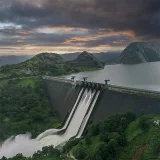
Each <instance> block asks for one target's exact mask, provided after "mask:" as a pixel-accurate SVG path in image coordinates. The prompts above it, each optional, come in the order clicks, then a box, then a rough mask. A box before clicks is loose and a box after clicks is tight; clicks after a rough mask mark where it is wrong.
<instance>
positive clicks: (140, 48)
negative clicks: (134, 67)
mask: <svg viewBox="0 0 160 160" xmlns="http://www.w3.org/2000/svg"><path fill="white" fill-rule="evenodd" d="M155 61H160V47H159V44H158V43H156V42H134V43H131V44H130V45H128V46H127V47H126V48H125V49H124V50H123V52H122V53H121V55H120V57H119V58H118V59H117V61H116V62H117V63H123V64H137V63H145V62H155Z"/></svg>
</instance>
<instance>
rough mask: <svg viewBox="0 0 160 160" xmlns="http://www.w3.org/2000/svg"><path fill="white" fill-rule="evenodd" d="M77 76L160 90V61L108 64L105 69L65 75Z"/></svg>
mask: <svg viewBox="0 0 160 160" xmlns="http://www.w3.org/2000/svg"><path fill="white" fill-rule="evenodd" d="M71 76H76V80H83V77H88V81H91V82H98V83H104V80H105V79H109V80H110V82H109V83H110V84H111V85H117V86H124V87H131V88H139V89H146V90H154V91H160V62H151V63H142V64H135V65H124V64H117V65H106V66H105V68H104V69H102V70H97V71H89V72H80V73H77V74H71V75H67V76H64V77H65V78H67V79H70V78H71Z"/></svg>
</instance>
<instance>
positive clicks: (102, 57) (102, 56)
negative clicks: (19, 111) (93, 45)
mask: <svg viewBox="0 0 160 160" xmlns="http://www.w3.org/2000/svg"><path fill="white" fill-rule="evenodd" d="M80 54H81V52H75V53H66V54H61V56H62V57H63V58H64V59H65V60H66V61H72V60H75V59H76V58H77V57H78V56H79V55H80ZM92 55H93V56H94V57H96V58H97V59H98V60H99V61H101V62H104V63H109V62H111V61H113V60H115V59H116V58H117V57H118V56H119V55H120V52H118V51H117V52H100V53H92Z"/></svg>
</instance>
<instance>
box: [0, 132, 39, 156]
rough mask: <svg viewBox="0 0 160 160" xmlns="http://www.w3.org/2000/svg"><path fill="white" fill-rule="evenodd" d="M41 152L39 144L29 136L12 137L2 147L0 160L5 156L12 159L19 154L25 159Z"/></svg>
mask: <svg viewBox="0 0 160 160" xmlns="http://www.w3.org/2000/svg"><path fill="white" fill-rule="evenodd" d="M38 150H39V144H38V141H37V140H36V139H31V137H30V135H29V134H26V135H18V136H16V137H15V138H13V137H11V138H9V139H8V140H6V141H5V142H4V143H2V145H1V146H0V158H2V157H3V156H5V157H7V158H11V157H13V156H16V155H17V154H18V153H22V154H23V155H24V156H25V157H30V156H32V155H33V154H34V153H35V152H36V151H38Z"/></svg>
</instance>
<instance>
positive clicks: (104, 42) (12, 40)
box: [0, 0, 160, 54]
mask: <svg viewBox="0 0 160 160" xmlns="http://www.w3.org/2000/svg"><path fill="white" fill-rule="evenodd" d="M159 39H160V0H34V1H31V0H30V1H29V0H1V1H0V54H36V53H39V52H44V51H50V52H58V53H62V52H63V53H65V52H74V51H83V50H87V51H90V52H97V51H98V52H100V51H114V50H122V49H123V48H124V47H125V46H127V45H128V44H129V43H131V42H134V41H155V40H156V41H157V40H158V41H159Z"/></svg>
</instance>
